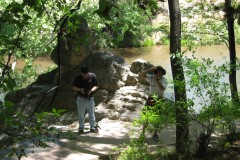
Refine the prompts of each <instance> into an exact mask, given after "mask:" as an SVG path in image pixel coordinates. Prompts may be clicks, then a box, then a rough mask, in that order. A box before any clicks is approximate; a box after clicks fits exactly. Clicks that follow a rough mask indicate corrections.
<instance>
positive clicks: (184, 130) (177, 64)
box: [168, 0, 189, 155]
mask: <svg viewBox="0 0 240 160" xmlns="http://www.w3.org/2000/svg"><path fill="white" fill-rule="evenodd" d="M168 5H169V13H170V54H171V56H170V57H171V58H170V61H171V67H172V75H173V80H174V93H175V102H176V103H175V108H176V153H177V154H178V155H185V154H186V153H188V145H187V143H188V140H189V129H188V119H187V113H188V109H187V107H186V105H185V104H186V101H187V97H186V88H185V80H184V72H183V67H182V65H181V59H180V57H179V56H178V53H181V12H180V8H179V1H178V0H174V1H173V0H168ZM179 82H180V83H179Z"/></svg>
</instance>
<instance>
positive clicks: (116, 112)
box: [7, 52, 151, 122]
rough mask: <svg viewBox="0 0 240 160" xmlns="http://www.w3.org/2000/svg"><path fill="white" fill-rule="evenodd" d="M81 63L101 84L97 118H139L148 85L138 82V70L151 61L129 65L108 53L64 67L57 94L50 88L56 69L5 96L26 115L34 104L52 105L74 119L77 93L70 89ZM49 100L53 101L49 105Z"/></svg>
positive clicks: (69, 119) (98, 92)
mask: <svg viewBox="0 0 240 160" xmlns="http://www.w3.org/2000/svg"><path fill="white" fill-rule="evenodd" d="M82 64H87V65H88V66H89V68H90V71H91V72H94V73H96V75H97V78H98V81H99V84H100V87H99V90H98V91H97V92H96V93H95V95H94V97H95V102H96V119H97V120H98V121H100V120H101V119H103V118H109V119H112V120H122V121H132V120H133V119H134V118H137V117H138V115H139V113H140V111H141V110H142V108H143V106H144V103H145V100H146V96H147V92H148V88H147V86H146V85H144V84H142V83H139V77H138V73H139V72H140V71H142V70H143V69H145V68H146V67H149V66H151V64H149V63H147V62H146V61H144V60H136V61H135V62H134V63H133V64H132V66H130V65H129V64H127V62H125V60H124V59H123V58H121V57H118V56H115V55H114V54H113V53H110V52H95V53H93V54H91V55H89V56H88V57H87V58H85V59H84V60H83V61H82V62H81V63H80V64H79V65H77V66H76V67H74V68H63V69H62V72H61V83H60V85H59V86H58V88H57V92H56V95H54V93H55V91H56V90H53V91H50V90H51V89H52V88H53V87H54V86H55V85H56V82H57V81H58V78H59V76H58V71H57V69H55V70H53V71H51V72H49V73H46V74H43V75H40V76H39V77H38V79H37V80H36V81H35V82H34V83H32V84H31V85H29V86H28V87H27V88H25V89H22V90H19V91H17V92H16V93H15V94H12V95H8V96H7V99H8V100H10V101H12V102H13V103H15V106H17V108H18V109H19V111H21V112H23V113H26V114H31V113H32V112H33V111H34V109H35V108H36V107H39V109H38V111H42V110H44V111H49V110H51V109H52V108H53V107H54V108H56V109H65V110H66V111H67V112H66V113H65V115H64V116H63V117H62V120H63V121H65V122H73V121H76V120H77V108H76V96H75V92H74V91H72V82H73V79H74V78H75V77H76V76H77V75H78V74H80V67H81V65H82ZM53 97H55V99H54V100H53ZM52 100H53V103H52V105H51V106H49V104H50V103H51V102H52Z"/></svg>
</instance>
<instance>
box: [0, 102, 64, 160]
mask: <svg viewBox="0 0 240 160" xmlns="http://www.w3.org/2000/svg"><path fill="white" fill-rule="evenodd" d="M63 112H65V110H62V109H59V110H56V109H53V110H52V111H51V112H41V113H36V114H35V116H34V117H29V116H28V115H24V114H22V113H21V112H18V111H16V110H15V109H14V107H13V104H12V103H11V102H8V101H5V102H4V104H3V105H1V106H0V125H1V129H0V135H1V136H5V137H7V138H5V140H3V139H2V140H1V141H0V143H1V145H0V153H6V155H2V154H1V156H4V158H10V157H17V158H18V159H21V157H23V156H26V150H27V149H28V148H29V147H30V144H33V145H34V146H36V147H43V148H46V147H49V145H48V142H57V141H58V139H59V135H60V131H59V130H57V129H55V128H54V127H51V125H52V123H53V122H56V119H59V118H60V117H61V114H62V113H63ZM32 149H33V152H34V147H33V148H32ZM2 158H3V157H2Z"/></svg>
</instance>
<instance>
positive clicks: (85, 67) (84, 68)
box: [81, 65, 89, 74]
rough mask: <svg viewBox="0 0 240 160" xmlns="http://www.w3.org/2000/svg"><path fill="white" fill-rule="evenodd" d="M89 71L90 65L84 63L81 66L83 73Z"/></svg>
mask: <svg viewBox="0 0 240 160" xmlns="http://www.w3.org/2000/svg"><path fill="white" fill-rule="evenodd" d="M88 72H89V69H88V66H87V65H82V66H81V73H83V74H86V73H88Z"/></svg>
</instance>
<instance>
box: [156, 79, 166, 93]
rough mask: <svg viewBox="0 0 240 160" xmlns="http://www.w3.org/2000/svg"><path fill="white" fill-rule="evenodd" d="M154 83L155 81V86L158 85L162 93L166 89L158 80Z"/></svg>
mask: <svg viewBox="0 0 240 160" xmlns="http://www.w3.org/2000/svg"><path fill="white" fill-rule="evenodd" d="M156 81H157V85H158V87H159V89H161V90H162V91H164V90H165V89H166V87H165V86H164V85H163V84H162V82H161V81H160V80H159V79H156Z"/></svg>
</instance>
